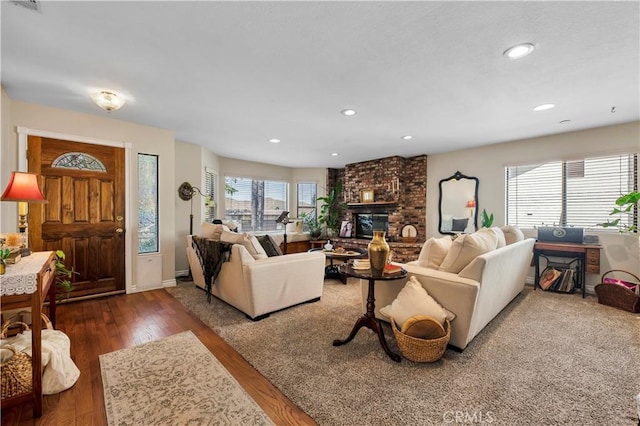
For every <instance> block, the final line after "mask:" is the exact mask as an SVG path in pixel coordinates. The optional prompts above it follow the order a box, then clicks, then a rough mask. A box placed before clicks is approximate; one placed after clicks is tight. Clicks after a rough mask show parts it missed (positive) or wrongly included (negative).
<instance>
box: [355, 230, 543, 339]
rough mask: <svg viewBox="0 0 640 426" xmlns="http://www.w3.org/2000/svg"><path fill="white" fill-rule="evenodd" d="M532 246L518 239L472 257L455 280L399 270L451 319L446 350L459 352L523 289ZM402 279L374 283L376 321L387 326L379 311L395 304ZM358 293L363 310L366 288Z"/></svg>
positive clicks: (414, 265) (414, 267) (411, 267)
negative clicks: (413, 281)
mask: <svg viewBox="0 0 640 426" xmlns="http://www.w3.org/2000/svg"><path fill="white" fill-rule="evenodd" d="M534 243H535V240H534V239H532V238H529V239H522V240H520V241H516V242H512V243H511V244H508V245H505V246H504V247H501V248H496V249H494V250H491V251H489V252H487V253H485V254H482V255H479V256H477V257H475V259H473V260H472V261H471V262H470V263H469V264H468V265H467V266H466V267H464V268H463V269H462V270H461V271H460V272H459V273H457V274H456V273H452V272H444V271H441V270H438V269H432V268H427V267H424V266H420V262H419V261H413V262H409V263H406V264H399V265H401V266H402V267H403V268H405V269H406V270H407V273H408V274H407V277H410V276H412V275H414V276H415V277H416V278H417V279H418V281H420V283H421V284H422V286H423V287H424V288H425V289H426V290H427V292H428V293H429V295H431V296H432V297H433V298H434V299H435V300H436V301H438V302H439V303H440V304H441V305H442V306H443V307H444V308H446V309H448V310H449V311H451V312H453V313H454V314H456V318H455V319H454V320H453V321H452V322H451V340H450V341H449V344H450V345H452V346H455V347H456V348H458V349H460V350H463V349H464V348H466V347H467V345H468V344H469V342H471V340H473V338H474V337H475V336H476V335H477V334H478V333H479V332H480V331H482V329H483V328H484V327H485V326H486V325H487V324H488V323H489V322H490V321H491V320H492V319H493V318H494V317H495V316H496V315H498V313H500V311H502V309H504V307H505V306H507V305H508V304H509V302H511V301H512V300H513V299H514V298H515V297H516V296H517V295H518V294H519V293H520V292H521V291H522V289H523V288H524V285H525V280H526V276H527V273H528V271H529V268H530V264H531V257H532V254H533V245H534ZM422 264H424V262H422ZM407 279H408V278H407ZM407 279H403V280H397V281H384V282H383V281H380V282H378V283H376V287H375V304H376V309H375V315H376V317H377V318H379V319H381V320H384V321H389V318H387V317H385V316H384V315H382V314H380V308H383V307H385V306H387V305H390V304H391V303H392V302H393V301H394V300H395V298H396V297H397V295H398V293H399V292H400V290H402V288H403V287H404V285H405V283H406V281H407ZM361 289H362V304H363V308H364V307H365V306H366V299H367V290H368V286H367V283H366V282H364V281H361Z"/></svg>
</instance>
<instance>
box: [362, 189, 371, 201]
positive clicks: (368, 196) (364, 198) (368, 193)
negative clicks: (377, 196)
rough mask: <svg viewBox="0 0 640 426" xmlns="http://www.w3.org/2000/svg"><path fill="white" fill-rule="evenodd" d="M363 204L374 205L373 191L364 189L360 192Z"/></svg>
mask: <svg viewBox="0 0 640 426" xmlns="http://www.w3.org/2000/svg"><path fill="white" fill-rule="evenodd" d="M360 202H361V203H373V189H363V190H361V191H360Z"/></svg>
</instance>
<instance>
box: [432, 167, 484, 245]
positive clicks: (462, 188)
mask: <svg viewBox="0 0 640 426" xmlns="http://www.w3.org/2000/svg"><path fill="white" fill-rule="evenodd" d="M478 184H479V181H478V178H476V177H471V176H465V175H463V174H462V173H460V172H455V173H454V174H453V175H452V176H450V177H448V178H446V179H442V180H441V181H440V200H439V206H438V211H439V213H440V224H439V227H438V230H439V231H440V233H441V234H470V233H472V232H474V231H475V230H476V229H477V226H478V225H477V224H478Z"/></svg>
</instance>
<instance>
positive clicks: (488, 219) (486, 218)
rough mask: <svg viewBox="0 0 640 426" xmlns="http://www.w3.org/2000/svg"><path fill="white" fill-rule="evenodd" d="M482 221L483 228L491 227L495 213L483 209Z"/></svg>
mask: <svg viewBox="0 0 640 426" xmlns="http://www.w3.org/2000/svg"><path fill="white" fill-rule="evenodd" d="M480 222H481V223H482V228H491V225H493V213H491V214H489V213H487V211H486V210H485V209H482V213H481V214H480Z"/></svg>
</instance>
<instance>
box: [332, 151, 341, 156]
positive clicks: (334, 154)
mask: <svg viewBox="0 0 640 426" xmlns="http://www.w3.org/2000/svg"><path fill="white" fill-rule="evenodd" d="M331 155H332V156H333V157H337V156H338V155H340V154H338V153H337V152H332V153H331Z"/></svg>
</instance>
